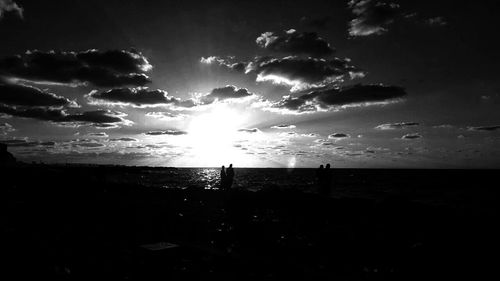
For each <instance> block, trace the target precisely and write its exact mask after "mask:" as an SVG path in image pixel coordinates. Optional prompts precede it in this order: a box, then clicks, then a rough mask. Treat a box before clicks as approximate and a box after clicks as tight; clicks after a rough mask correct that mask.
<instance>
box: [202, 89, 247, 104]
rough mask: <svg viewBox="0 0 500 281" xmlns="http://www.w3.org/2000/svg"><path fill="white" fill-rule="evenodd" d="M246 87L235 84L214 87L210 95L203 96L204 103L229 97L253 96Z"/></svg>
mask: <svg viewBox="0 0 500 281" xmlns="http://www.w3.org/2000/svg"><path fill="white" fill-rule="evenodd" d="M252 95H253V93H250V92H249V91H248V90H247V89H245V88H237V87H235V86H233V85H227V86H225V87H222V88H215V89H213V90H212V91H211V92H210V93H209V94H208V95H205V96H203V97H202V98H201V101H202V103H203V104H210V103H213V102H215V101H222V100H227V99H241V98H246V97H250V96H252Z"/></svg>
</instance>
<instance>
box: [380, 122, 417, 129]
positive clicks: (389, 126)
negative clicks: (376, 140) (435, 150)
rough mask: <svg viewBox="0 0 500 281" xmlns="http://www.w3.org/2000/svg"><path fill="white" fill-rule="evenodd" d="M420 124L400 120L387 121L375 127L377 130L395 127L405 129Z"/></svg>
mask: <svg viewBox="0 0 500 281" xmlns="http://www.w3.org/2000/svg"><path fill="white" fill-rule="evenodd" d="M418 125H420V124H419V123H417V122H400V123H388V124H382V125H378V126H377V127H375V129H377V130H395V129H406V128H408V127H414V126H418Z"/></svg>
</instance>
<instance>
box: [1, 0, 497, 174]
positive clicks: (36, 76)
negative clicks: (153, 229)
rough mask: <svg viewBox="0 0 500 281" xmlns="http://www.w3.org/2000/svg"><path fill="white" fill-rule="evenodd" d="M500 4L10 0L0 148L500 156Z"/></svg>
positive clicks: (328, 159)
mask: <svg viewBox="0 0 500 281" xmlns="http://www.w3.org/2000/svg"><path fill="white" fill-rule="evenodd" d="M417 2H418V3H417ZM496 6H497V5H496V3H495V1H468V2H467V3H465V2H460V3H458V2H456V1H404V0H400V1H396V0H394V1H378V0H350V1H348V0H339V1H331V0H330V1H316V0H309V1H259V0H255V1H237V2H236V1H220V0H214V1H188V0H183V1H138V0H120V1H118V0H116V1H115V0H110V1H97V0H85V1H84V0H74V1H22V0H0V142H1V143H5V144H7V145H8V146H9V151H11V152H12V153H13V154H14V156H15V157H16V158H17V159H18V160H21V161H25V162H31V161H37V162H38V161H43V162H46V163H93V164H119V165H150V166H176V167H217V166H221V165H228V164H229V163H233V165H234V166H236V167H288V168H290V167H317V166H319V165H320V164H326V163H330V164H332V165H333V166H334V167H349V168H500V148H499V144H500V111H499V109H500V96H499V94H500V81H499V79H498V78H497V76H498V70H497V67H498V65H500V56H499V55H498V49H499V47H500V40H498V39H497V38H496V36H495V34H496V33H497V27H498V24H497V20H496V13H495V11H496V10H497V9H496Z"/></svg>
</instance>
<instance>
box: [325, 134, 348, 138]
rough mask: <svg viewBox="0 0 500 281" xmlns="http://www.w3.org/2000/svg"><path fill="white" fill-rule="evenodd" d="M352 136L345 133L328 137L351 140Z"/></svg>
mask: <svg viewBox="0 0 500 281" xmlns="http://www.w3.org/2000/svg"><path fill="white" fill-rule="evenodd" d="M349 137H350V136H349V135H348V134H344V133H335V134H331V135H329V136H328V138H329V139H345V138H349Z"/></svg>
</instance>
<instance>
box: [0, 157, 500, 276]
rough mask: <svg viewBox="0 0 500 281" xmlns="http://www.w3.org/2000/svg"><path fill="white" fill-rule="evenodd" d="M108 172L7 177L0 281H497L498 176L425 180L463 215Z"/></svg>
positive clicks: (391, 198) (397, 198)
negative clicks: (160, 182)
mask: <svg viewBox="0 0 500 281" xmlns="http://www.w3.org/2000/svg"><path fill="white" fill-rule="evenodd" d="M106 169H107V168H100V169H98V168H84V167H76V168H75V167H73V168H70V167H66V168H65V167H51V166H27V167H22V168H10V169H3V172H2V182H3V183H2V187H1V190H0V198H1V199H0V204H1V212H0V235H1V240H0V247H1V248H0V249H1V250H0V255H1V257H2V260H3V261H4V262H2V265H1V266H2V267H3V268H2V269H1V274H2V275H9V276H10V277H9V278H8V279H7V278H1V277H0V279H2V280H15V279H26V278H30V279H31V280H42V278H44V279H45V278H48V280H94V279H101V278H102V279H104V280H185V279H193V278H194V279H197V280H282V279H289V280H296V279H307V280H326V279H328V280H427V279H431V278H432V279H437V278H440V279H442V280H452V279H456V278H467V277H469V278H471V279H472V280H478V279H481V278H485V277H489V279H491V278H492V274H497V272H496V271H497V268H498V258H497V257H498V253H499V252H498V250H499V247H498V246H499V243H498V241H499V237H500V236H499V234H500V233H499V231H498V230H497V225H498V221H499V215H498V196H497V195H498V191H497V190H496V189H497V187H496V186H495V185H494V183H489V182H488V181H490V180H492V179H496V174H497V171H457V172H455V174H460V175H461V176H460V177H458V178H447V180H444V181H443V180H441V181H436V182H434V181H433V177H432V173H431V172H427V173H426V172H425V171H421V172H420V173H421V175H420V176H419V177H420V178H421V180H422V183H427V185H425V186H422V188H423V189H425V188H427V189H429V190H434V193H433V196H436V197H439V196H440V195H439V192H438V191H439V190H442V191H443V192H450V191H453V190H459V189H460V190H465V191H466V192H467V190H468V191H469V193H470V197H467V198H465V199H464V200H462V201H460V202H456V203H455V204H427V203H423V202H421V201H419V200H415V198H414V197H413V194H412V192H411V191H410V192H408V191H407V192H404V193H400V194H394V193H393V194H388V195H387V196H381V197H379V198H375V199H366V198H365V199H362V198H342V197H340V198H339V197H335V196H334V198H323V197H319V196H318V195H316V194H314V193H308V194H306V193H303V192H301V191H298V190H296V189H294V188H288V189H273V188H270V189H266V190H263V191H259V192H249V191H244V190H232V191H230V192H227V193H224V192H220V191H216V190H203V189H199V188H195V187H191V188H187V189H160V188H155V187H145V186H142V185H140V184H137V183H135V184H124V183H120V184H117V183H115V184H113V183H109V182H107V181H106V180H104V178H105V177H103V174H106V173H107V172H108V171H107V170H106ZM108 169H111V168H108ZM113 169H114V170H113V172H115V173H116V171H117V170H118V171H122V172H123V173H129V172H131V169H130V168H113ZM386 173H387V177H394V178H397V179H399V180H398V181H395V182H398V184H400V183H401V182H405V180H406V181H410V179H405V173H407V171H406V172H405V171H399V172H398V171H392V172H386ZM412 173H419V172H418V171H417V172H412ZM452 174H453V173H452ZM339 177H341V176H339ZM426 177H427V178H426ZM236 181H237V178H236ZM338 182H342V181H341V180H339V181H338ZM337 184H338V183H337ZM366 184H369V182H368V183H366ZM437 185H439V187H438V186H437ZM337 187H339V186H337ZM339 188H340V187H339ZM436 190H437V191H436ZM415 192H417V191H415ZM332 194H333V195H335V187H334V189H333V193H332ZM437 199H439V198H437ZM160 242H165V243H171V244H174V245H170V244H165V243H164V244H159V245H158V244H157V243H160ZM144 245H146V246H144ZM166 245H167V246H166ZM176 245H177V246H178V247H176ZM158 247H159V248H160V249H158V250H156V248H158ZM162 247H164V248H163V249H162Z"/></svg>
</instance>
